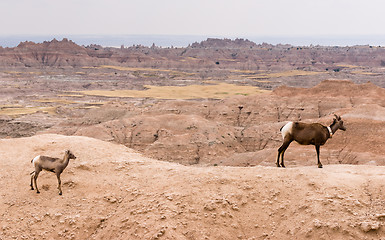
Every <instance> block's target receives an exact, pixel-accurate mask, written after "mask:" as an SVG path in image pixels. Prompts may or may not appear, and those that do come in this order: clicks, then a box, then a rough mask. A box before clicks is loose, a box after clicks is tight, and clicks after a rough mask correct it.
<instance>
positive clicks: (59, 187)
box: [56, 173, 62, 195]
mask: <svg viewBox="0 0 385 240" xmlns="http://www.w3.org/2000/svg"><path fill="white" fill-rule="evenodd" d="M56 177H57V184H58V185H57V189H59V195H62V191H61V180H60V173H56Z"/></svg>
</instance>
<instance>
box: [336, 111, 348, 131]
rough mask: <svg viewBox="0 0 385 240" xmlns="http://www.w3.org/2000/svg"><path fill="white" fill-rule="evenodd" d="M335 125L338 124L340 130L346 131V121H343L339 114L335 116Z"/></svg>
mask: <svg viewBox="0 0 385 240" xmlns="http://www.w3.org/2000/svg"><path fill="white" fill-rule="evenodd" d="M334 117H335V118H334V119H333V124H336V125H337V126H338V129H340V130H342V131H346V127H345V126H344V121H342V119H341V117H340V116H338V115H337V114H334Z"/></svg>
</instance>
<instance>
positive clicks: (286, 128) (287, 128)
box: [281, 122, 293, 138]
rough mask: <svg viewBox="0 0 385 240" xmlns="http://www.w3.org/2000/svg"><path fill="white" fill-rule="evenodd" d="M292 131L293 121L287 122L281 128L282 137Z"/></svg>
mask: <svg viewBox="0 0 385 240" xmlns="http://www.w3.org/2000/svg"><path fill="white" fill-rule="evenodd" d="M292 132H293V122H288V123H286V125H285V126H284V127H283V128H282V130H281V133H282V138H285V136H286V135H287V134H292Z"/></svg>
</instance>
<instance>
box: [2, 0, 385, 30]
mask: <svg viewBox="0 0 385 240" xmlns="http://www.w3.org/2000/svg"><path fill="white" fill-rule="evenodd" d="M14 34H37V35H39V34H40V35H46V34H71V35H74V34H167V35H169V34H172V35H185V34H187V35H223V36H238V35H239V36H246V35H253V36H256V35H260V36H266V35H269V36H277V35H286V36H287V35H292V36H301V35H307V36H309V35H385V1H382V0H365V1H361V0H360V1H357V0H356V1H355V0H322V1H321V0H318V1H316V0H2V1H1V8H0V35H14Z"/></svg>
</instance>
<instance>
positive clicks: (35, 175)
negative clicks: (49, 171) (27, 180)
mask: <svg viewBox="0 0 385 240" xmlns="http://www.w3.org/2000/svg"><path fill="white" fill-rule="evenodd" d="M39 173H40V172H38V171H35V174H34V176H33V181H34V183H35V187H36V193H40V191H39V189H38V188H37V181H36V180H37V177H38V176H39Z"/></svg>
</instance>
